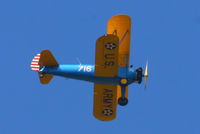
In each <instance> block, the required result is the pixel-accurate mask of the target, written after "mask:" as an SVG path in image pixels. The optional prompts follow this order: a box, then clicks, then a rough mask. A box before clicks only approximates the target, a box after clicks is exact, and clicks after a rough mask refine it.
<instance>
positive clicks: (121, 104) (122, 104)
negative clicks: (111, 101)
mask: <svg viewBox="0 0 200 134" xmlns="http://www.w3.org/2000/svg"><path fill="white" fill-rule="evenodd" d="M118 104H119V105H120V106H125V105H127V104H128V99H127V98H125V97H124V98H123V97H120V98H119V99H118Z"/></svg>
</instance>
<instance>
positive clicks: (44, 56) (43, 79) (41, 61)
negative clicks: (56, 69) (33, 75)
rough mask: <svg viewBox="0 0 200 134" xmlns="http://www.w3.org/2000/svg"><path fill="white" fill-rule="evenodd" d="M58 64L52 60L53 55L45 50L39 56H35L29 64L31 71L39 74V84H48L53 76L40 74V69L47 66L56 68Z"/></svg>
mask: <svg viewBox="0 0 200 134" xmlns="http://www.w3.org/2000/svg"><path fill="white" fill-rule="evenodd" d="M58 65H59V64H58V62H57V61H56V59H55V58H54V56H53V54H52V53H51V52H50V51H49V50H47V49H45V50H43V51H42V52H41V53H40V54H37V55H36V56H35V57H34V58H33V60H32V62H31V70H34V71H36V72H39V73H38V75H39V78H40V83H41V84H48V83H49V82H50V81H51V79H52V78H53V75H51V74H44V73H42V72H40V69H41V68H42V67H49V66H58Z"/></svg>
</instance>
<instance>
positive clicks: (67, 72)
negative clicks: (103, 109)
mask: <svg viewBox="0 0 200 134" xmlns="http://www.w3.org/2000/svg"><path fill="white" fill-rule="evenodd" d="M40 72H41V73H44V74H52V75H56V76H63V77H67V78H72V79H77V80H84V81H89V82H94V83H101V84H113V85H119V84H120V80H121V79H122V78H126V79H127V80H128V83H127V84H131V83H133V82H135V81H137V80H136V71H135V70H133V69H132V68H127V67H119V68H118V75H117V76H114V77H98V76H95V73H94V72H95V66H94V65H69V64H61V65H59V66H53V67H43V68H42V69H40Z"/></svg>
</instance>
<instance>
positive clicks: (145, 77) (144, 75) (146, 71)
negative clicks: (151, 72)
mask: <svg viewBox="0 0 200 134" xmlns="http://www.w3.org/2000/svg"><path fill="white" fill-rule="evenodd" d="M143 77H144V80H145V88H146V87H147V78H148V61H147V62H146V67H145V72H144V74H143Z"/></svg>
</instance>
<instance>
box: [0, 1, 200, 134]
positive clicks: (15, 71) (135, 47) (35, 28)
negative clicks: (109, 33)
mask: <svg viewBox="0 0 200 134" xmlns="http://www.w3.org/2000/svg"><path fill="white" fill-rule="evenodd" d="M199 5H200V1H199V0H190V1H189V0H123V1H122V0H108V1H107V0H101V1H96V0H74V1H66V0H1V1H0V56H1V65H0V70H1V76H0V83H1V84H0V134H73V133H74V134H83V133H87V134H102V133H105V134H111V133H112V134H121V133H126V134H178V133H179V134H200V86H199V84H200V78H199V76H200V72H199V68H200V61H199V58H200V8H199ZM117 14H127V15H129V16H130V17H131V18H132V34H131V61H130V62H131V64H133V65H134V67H140V66H142V67H144V66H145V62H146V60H147V59H148V60H149V79H148V80H149V81H148V88H147V91H144V85H143V84H142V85H138V84H133V85H131V86H129V104H128V106H126V107H120V106H119V107H118V111H117V112H118V114H117V119H116V120H114V121H111V122H102V121H98V120H96V119H95V118H94V117H93V115H92V111H93V84H92V83H87V82H83V81H76V80H70V79H65V78H60V77H55V78H54V79H53V80H52V81H51V83H50V84H49V85H41V84H40V83H39V80H38V76H37V73H35V72H34V71H31V70H30V63H31V60H32V58H33V57H34V56H35V54H37V53H39V52H40V51H41V50H42V49H50V50H51V51H52V52H53V54H54V55H55V57H56V59H57V60H58V62H59V63H62V64H77V61H76V57H79V59H80V60H81V62H82V63H85V64H94V57H95V41H96V39H97V38H98V37H99V36H101V35H103V34H105V33H106V23H107V21H108V19H109V18H110V17H112V16H113V15H117Z"/></svg>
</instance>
